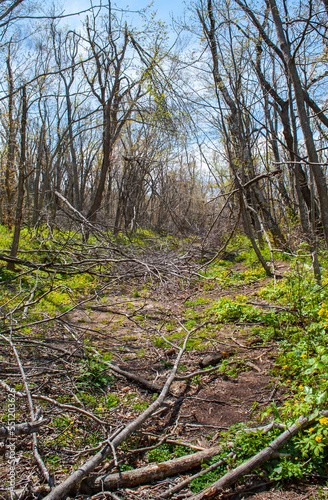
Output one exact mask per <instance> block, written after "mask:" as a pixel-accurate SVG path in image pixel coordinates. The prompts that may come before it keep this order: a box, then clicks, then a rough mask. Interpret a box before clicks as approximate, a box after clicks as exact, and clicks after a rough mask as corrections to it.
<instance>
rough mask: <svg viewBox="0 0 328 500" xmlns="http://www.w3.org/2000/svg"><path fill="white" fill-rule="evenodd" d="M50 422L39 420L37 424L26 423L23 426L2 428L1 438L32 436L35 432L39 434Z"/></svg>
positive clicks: (0, 430)
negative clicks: (43, 426) (42, 427)
mask: <svg viewBox="0 0 328 500" xmlns="http://www.w3.org/2000/svg"><path fill="white" fill-rule="evenodd" d="M48 422H49V420H46V419H43V420H38V421H37V422H31V423H30V422H24V423H22V424H16V425H14V426H13V427H10V428H8V427H5V426H1V427H0V437H8V436H11V435H14V436H23V435H26V434H32V433H33V432H38V431H39V430H40V427H41V426H42V425H46V424H47V423H48Z"/></svg>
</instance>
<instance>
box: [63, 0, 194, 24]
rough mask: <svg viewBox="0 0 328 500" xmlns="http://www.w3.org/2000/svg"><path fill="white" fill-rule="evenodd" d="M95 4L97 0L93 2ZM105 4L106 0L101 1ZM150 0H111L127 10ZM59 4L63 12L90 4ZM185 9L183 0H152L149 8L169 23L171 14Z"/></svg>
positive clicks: (78, 0) (82, 0)
mask: <svg viewBox="0 0 328 500" xmlns="http://www.w3.org/2000/svg"><path fill="white" fill-rule="evenodd" d="M93 3H94V4H95V5H96V4H97V3H98V2H97V0H94V2H93ZM103 3H104V4H106V2H103ZM150 3H151V0H149V1H147V0H126V1H124V0H123V1H117V2H115V1H113V2H112V7H115V6H116V7H118V8H121V9H127V10H132V11H134V10H141V9H144V8H145V7H147V5H150ZM61 5H62V6H63V8H64V9H65V13H71V12H78V11H79V10H83V9H86V8H88V7H89V6H90V1H89V0H71V1H65V0H62V1H61ZM184 9H185V4H184V2H183V0H164V1H163V0H153V3H152V7H151V10H155V11H157V17H158V19H160V20H162V21H165V22H167V23H168V24H170V22H171V17H172V15H173V16H174V17H178V16H182V15H183V12H184Z"/></svg>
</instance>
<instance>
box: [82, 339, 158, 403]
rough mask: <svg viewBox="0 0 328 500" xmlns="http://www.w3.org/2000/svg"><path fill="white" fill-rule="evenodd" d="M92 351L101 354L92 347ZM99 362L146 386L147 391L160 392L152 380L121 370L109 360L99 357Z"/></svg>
mask: <svg viewBox="0 0 328 500" xmlns="http://www.w3.org/2000/svg"><path fill="white" fill-rule="evenodd" d="M92 352H94V353H95V354H96V355H97V356H99V357H100V358H101V354H100V353H99V352H98V351H97V349H94V348H92ZM101 362H102V363H103V364H104V365H106V366H108V368H109V369H110V370H112V371H113V372H115V373H118V374H119V375H122V376H123V377H125V378H127V379H128V380H132V381H133V382H136V383H137V384H139V385H141V386H142V387H144V388H146V389H147V390H148V391H150V392H153V393H160V392H161V390H162V387H161V386H160V385H158V384H154V383H153V382H150V381H149V380H146V379H145V378H143V377H140V376H139V375H136V374H135V373H131V372H127V371H126V370H122V368H119V367H118V366H116V365H113V364H112V363H109V361H104V360H103V359H101Z"/></svg>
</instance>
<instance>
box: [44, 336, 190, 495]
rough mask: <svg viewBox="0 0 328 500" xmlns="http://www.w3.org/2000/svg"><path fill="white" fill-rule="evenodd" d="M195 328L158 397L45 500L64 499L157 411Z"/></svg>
mask: <svg viewBox="0 0 328 500" xmlns="http://www.w3.org/2000/svg"><path fill="white" fill-rule="evenodd" d="M198 328H199V327H197V328H196V329H194V330H191V331H190V332H188V334H187V335H186V337H185V339H184V342H183V346H182V347H181V348H180V349H179V354H178V356H177V358H176V361H175V363H174V366H173V368H172V370H171V373H170V376H169V377H168V379H167V381H166V383H165V385H164V387H163V389H162V391H161V393H160V395H159V396H158V398H157V399H156V401H154V402H153V403H152V404H151V405H150V406H149V407H148V408H147V409H146V410H145V411H143V412H142V413H141V414H140V415H139V416H138V417H137V418H136V419H135V420H133V421H132V422H131V423H130V424H128V425H127V426H126V427H125V428H124V429H123V430H122V431H121V432H120V433H119V434H118V435H117V436H116V437H115V438H113V439H112V440H110V442H111V444H109V443H107V444H106V445H105V446H104V447H103V448H102V449H101V450H100V451H99V452H98V453H97V454H96V455H94V456H93V457H92V458H91V459H90V460H88V461H87V462H86V463H85V464H83V465H82V466H80V467H79V468H78V470H76V471H75V472H73V474H71V475H70V476H69V477H68V478H67V479H66V480H65V481H64V482H63V483H61V484H59V485H58V486H56V487H55V488H54V489H53V490H52V491H51V492H50V493H49V495H47V496H46V497H45V500H58V499H60V498H62V497H64V496H65V495H66V494H67V493H68V492H69V491H70V490H71V489H72V488H73V487H74V486H76V485H77V484H78V483H79V482H80V481H82V479H83V478H85V477H86V476H88V475H89V474H90V473H91V472H92V471H93V470H94V469H95V468H96V467H97V466H98V465H99V464H100V463H102V462H103V461H104V460H105V459H106V458H107V457H108V456H109V455H110V453H111V452H112V447H113V446H114V447H117V446H118V445H120V444H121V443H122V442H123V441H125V439H127V437H128V436H129V435H130V434H132V432H135V431H136V430H137V429H139V428H140V427H141V425H142V424H143V423H144V422H145V421H146V420H148V418H149V417H150V416H151V415H152V414H153V413H155V411H156V410H158V409H159V408H160V407H161V406H162V404H163V402H164V400H165V398H166V396H167V395H168V393H169V390H170V387H171V384H172V382H173V381H174V378H175V376H176V372H177V370H178V367H179V364H180V360H181V358H182V355H183V353H184V352H185V350H186V346H187V342H188V340H189V338H190V335H191V334H192V333H193V332H194V331H195V330H197V329H198Z"/></svg>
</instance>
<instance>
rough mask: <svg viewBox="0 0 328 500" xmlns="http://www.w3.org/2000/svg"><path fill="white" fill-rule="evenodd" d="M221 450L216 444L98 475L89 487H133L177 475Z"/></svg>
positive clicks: (108, 488) (98, 488) (94, 488)
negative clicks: (169, 458) (147, 463)
mask: <svg viewBox="0 0 328 500" xmlns="http://www.w3.org/2000/svg"><path fill="white" fill-rule="evenodd" d="M220 450H221V447H220V446H214V447H212V448H208V449H207V450H203V451H198V452H197V453H193V454H191V455H185V456H184V457H179V458H175V459H172V460H167V461H166V462H161V463H153V464H150V465H147V466H146V467H141V468H140V469H133V470H129V471H124V472H118V473H115V474H107V475H105V476H100V477H97V478H96V479H95V480H94V481H91V480H90V481H88V487H89V488H91V489H92V491H102V490H107V491H111V490H116V489H118V488H126V487H127V488H133V487H134V486H139V485H141V484H148V483H152V482H154V481H160V480H161V479H164V478H166V477H172V476H176V475H178V474H182V473H183V472H187V471H189V470H192V469H195V468H197V467H200V466H201V465H202V463H207V462H208V461H209V460H210V459H211V458H213V457H214V456H215V455H217V454H218V453H219V452H220Z"/></svg>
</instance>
